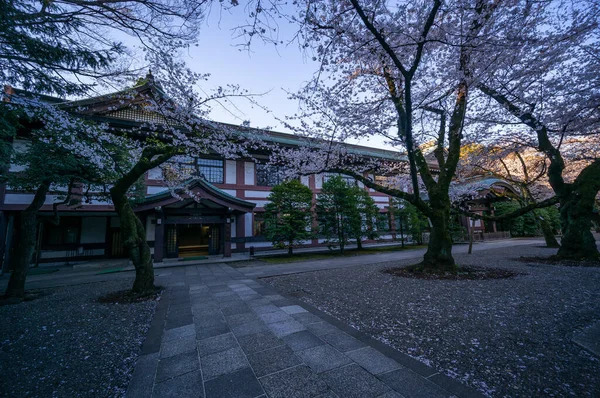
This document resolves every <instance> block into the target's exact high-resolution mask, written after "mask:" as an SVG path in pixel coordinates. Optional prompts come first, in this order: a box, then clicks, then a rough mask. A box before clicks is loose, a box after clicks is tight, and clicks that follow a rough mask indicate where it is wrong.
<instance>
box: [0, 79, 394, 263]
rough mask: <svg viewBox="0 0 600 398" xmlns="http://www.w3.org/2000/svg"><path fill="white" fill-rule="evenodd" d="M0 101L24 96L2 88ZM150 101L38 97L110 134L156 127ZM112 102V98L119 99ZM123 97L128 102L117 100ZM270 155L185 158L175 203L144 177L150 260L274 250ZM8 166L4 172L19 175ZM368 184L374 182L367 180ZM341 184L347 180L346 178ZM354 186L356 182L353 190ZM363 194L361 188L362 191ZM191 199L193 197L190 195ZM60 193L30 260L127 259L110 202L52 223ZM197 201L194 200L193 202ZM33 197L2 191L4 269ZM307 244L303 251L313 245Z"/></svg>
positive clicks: (152, 177)
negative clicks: (268, 223)
mask: <svg viewBox="0 0 600 398" xmlns="http://www.w3.org/2000/svg"><path fill="white" fill-rule="evenodd" d="M5 95H6V96H7V97H8V98H10V96H14V95H27V93H26V92H24V91H21V90H17V89H13V88H10V87H7V88H6V90H5ZM149 95H164V93H162V91H161V89H160V87H158V85H156V84H155V83H154V80H153V79H152V78H151V76H149V78H147V79H145V80H143V81H141V82H140V84H139V85H137V86H135V87H133V88H131V89H129V90H125V91H122V92H119V93H113V94H110V95H104V96H99V97H95V98H90V99H86V100H79V101H64V100H62V99H60V98H53V97H48V96H42V97H41V99H42V100H44V101H46V102H48V103H52V104H54V105H55V106H57V107H59V108H61V109H63V110H65V111H67V112H70V113H71V114H73V115H77V116H78V117H82V118H86V119H89V120H93V121H95V122H98V123H106V124H108V125H109V126H110V127H112V128H114V129H131V128H134V127H138V126H140V125H141V124H142V123H147V122H153V123H162V122H164V118H163V117H162V116H161V115H159V114H156V113H153V112H149V111H147V110H146V109H145V108H144V101H145V98H148V96H149ZM117 98H118V100H117ZM123 98H126V100H123ZM227 127H228V128H237V129H240V131H241V133H242V134H261V135H262V139H263V140H265V141H268V142H272V143H277V144H280V145H284V146H299V145H302V141H301V140H300V139H299V138H298V137H295V136H293V135H290V134H284V133H278V132H273V131H264V130H254V129H251V128H245V127H238V126H227ZM13 145H14V146H15V149H17V147H19V146H24V145H26V138H24V137H17V139H15V140H14V142H13ZM347 148H348V151H349V152H351V153H355V154H357V155H360V156H364V157H370V158H381V159H388V160H394V161H397V160H402V159H403V157H402V155H401V154H399V153H398V152H393V151H386V150H381V149H375V148H369V147H364V146H358V145H347ZM267 160H268V153H257V154H255V155H254V156H253V157H252V159H238V160H227V159H223V158H221V157H219V156H217V155H216V154H215V155H210V154H208V155H207V156H205V157H202V158H193V157H188V158H184V159H183V160H182V161H184V162H187V163H189V167H190V168H193V169H194V170H195V173H194V174H195V176H196V177H195V178H193V179H191V180H190V181H188V182H187V187H186V189H185V190H182V191H181V192H180V194H179V195H178V196H180V198H175V197H174V196H173V195H172V194H171V192H170V191H169V190H168V189H167V187H166V184H165V182H164V181H163V179H162V175H161V171H160V170H159V169H154V170H151V171H150V172H148V173H147V174H146V177H145V189H146V197H145V198H144V199H143V200H141V201H138V202H136V205H135V209H134V210H135V212H136V213H137V214H138V216H139V217H140V219H141V220H142V221H143V223H144V224H145V226H146V233H147V241H148V243H149V245H150V246H151V248H152V250H153V255H154V261H155V262H161V261H163V260H164V259H170V258H180V257H194V256H204V255H223V256H229V255H231V253H232V252H241V251H246V250H248V248H249V247H250V246H253V247H254V248H256V250H266V249H269V248H272V245H271V243H270V242H268V241H266V239H265V237H264V228H265V223H264V216H263V214H264V206H265V204H266V203H267V197H268V196H269V194H270V191H271V188H272V187H273V186H274V185H277V184H278V183H280V182H281V181H282V173H281V170H279V169H278V168H277V167H275V166H272V165H269V164H268V163H267ZM18 171H19V170H18V169H17V168H15V167H11V169H10V170H9V172H18ZM328 177H329V175H328V174H317V175H310V176H304V177H301V182H302V183H303V184H304V185H306V186H308V187H309V188H311V189H312V191H313V193H314V195H317V194H318V193H319V192H320V189H321V186H322V184H323V182H324V181H326V180H327V178H328ZM371 177H372V178H374V176H371ZM344 178H347V177H344ZM359 185H360V184H359ZM365 189H367V188H365ZM367 190H368V191H369V192H370V195H371V197H372V198H373V199H374V201H375V203H376V204H377V206H378V207H379V208H380V209H381V211H382V212H387V208H388V207H389V205H390V198H389V197H388V196H387V195H384V194H381V193H378V192H375V191H373V190H369V189H367ZM186 192H191V193H193V197H194V198H196V199H194V198H192V197H191V196H190V195H189V194H188V193H186ZM58 197H59V193H58V192H51V193H50V194H48V195H47V197H46V201H45V203H44V205H43V207H42V209H41V211H40V220H41V222H40V223H39V229H38V237H37V238H38V239H37V242H38V243H37V250H36V254H35V259H34V261H39V262H73V261H81V260H87V259H93V258H118V257H123V256H125V253H124V250H123V247H122V243H121V234H120V225H119V218H118V217H117V215H116V212H115V211H114V208H113V206H112V204H111V203H110V202H109V201H108V200H99V199H91V200H89V201H84V202H79V203H78V204H77V205H75V206H73V205H71V206H68V205H60V206H58V207H57V210H58V213H59V215H60V221H59V223H58V224H57V225H55V224H54V223H53V222H51V221H50V219H51V218H52V216H53V203H55V202H58V201H60V200H59V199H58ZM197 198H200V199H199V200H198V199H197ZM32 199H33V193H31V192H21V191H18V190H14V189H12V188H11V187H10V186H7V185H6V184H2V185H0V261H2V263H3V265H6V264H8V263H10V258H11V256H12V255H13V254H12V253H13V251H14V249H15V247H16V244H17V242H16V239H17V234H16V233H15V232H16V231H17V230H18V228H19V223H20V212H21V211H22V210H24V209H25V208H26V207H27V206H28V205H29V204H30V203H31V201H32ZM391 224H392V225H391V228H390V229H389V230H386V231H381V238H382V239H391V238H392V237H393V235H392V234H393V233H395V232H394V231H393V223H391ZM321 242H322V240H319V239H313V240H311V241H306V242H304V243H305V245H307V246H311V245H313V246H314V245H319V244H321Z"/></svg>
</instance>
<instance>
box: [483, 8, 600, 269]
mask: <svg viewBox="0 0 600 398" xmlns="http://www.w3.org/2000/svg"><path fill="white" fill-rule="evenodd" d="M525 6H526V7H528V12H530V13H531V14H532V15H539V16H538V17H537V18H536V20H533V21H531V22H530V23H527V21H524V23H523V24H518V25H517V24H515V26H513V27H512V29H511V30H512V32H514V33H515V34H514V35H512V36H511V39H510V40H508V41H506V42H505V43H498V44H497V45H496V46H495V47H497V48H498V50H497V51H496V52H497V53H498V54H499V55H501V56H499V57H498V58H497V59H496V60H495V62H494V64H493V65H490V67H489V68H487V69H486V70H485V72H484V73H483V74H482V76H481V79H480V80H479V81H478V82H477V84H476V87H477V89H478V90H479V91H480V92H481V93H483V95H484V96H485V97H487V99H488V101H485V100H482V101H480V104H479V108H480V109H485V111H482V112H481V113H480V115H479V116H480V119H481V120H484V121H485V122H487V123H488V125H489V124H495V125H496V126H497V125H499V124H500V125H503V127H502V128H503V129H504V130H509V131H510V130H511V128H510V127H511V126H512V127H515V124H516V125H517V127H516V132H517V134H518V136H519V139H520V140H528V142H529V143H530V144H531V145H532V146H534V147H536V148H537V149H538V150H539V151H540V152H542V153H544V154H545V155H546V156H547V158H548V159H549V166H548V173H547V174H548V181H549V184H550V186H551V187H552V190H553V191H554V193H555V194H556V195H557V197H558V198H559V201H560V211H561V224H562V230H563V234H564V235H563V238H562V240H561V247H560V249H559V251H558V257H559V258H569V259H582V258H583V259H598V258H600V254H599V252H598V249H597V246H596V242H595V240H594V238H593V236H592V234H591V232H590V227H591V222H590V218H591V216H592V210H593V205H594V200H595V198H596V196H597V195H598V191H599V190H600V156H599V154H598V138H597V137H598V134H600V75H599V74H598V70H599V69H600V48H599V47H598V41H599V39H600V27H599V24H598V21H599V15H600V6H599V4H598V2H596V1H581V2H569V1H553V2H550V3H548V4H545V3H531V4H530V3H526V4H525ZM517 33H518V34H517ZM500 46H502V47H503V48H504V49H503V50H502V49H499V47H500ZM524 128H525V129H527V134H524V133H523V129H524ZM492 129H497V127H492ZM512 130H513V132H512V134H513V135H514V134H515V129H514V128H513V129H512ZM569 153H579V154H580V156H573V157H572V156H570V155H568V154H569ZM570 157H571V158H572V159H573V160H574V161H576V164H577V165H579V166H583V167H574V168H570V167H569V158H570ZM569 169H570V171H569ZM574 169H579V171H578V172H574Z"/></svg>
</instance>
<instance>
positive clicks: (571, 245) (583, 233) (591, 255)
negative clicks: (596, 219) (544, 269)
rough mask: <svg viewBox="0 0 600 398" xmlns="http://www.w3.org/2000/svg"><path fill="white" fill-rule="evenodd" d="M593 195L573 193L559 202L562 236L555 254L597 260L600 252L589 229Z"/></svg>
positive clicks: (575, 258) (566, 257) (561, 256)
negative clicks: (585, 195)
mask: <svg viewBox="0 0 600 398" xmlns="http://www.w3.org/2000/svg"><path fill="white" fill-rule="evenodd" d="M593 202H594V198H593V197H591V198H590V197H587V198H586V197H584V196H580V195H577V194H575V193H573V194H571V195H569V198H568V200H567V201H565V202H563V203H561V211H560V214H561V224H562V225H563V237H562V239H561V245H560V249H559V250H558V254H557V256H558V257H559V258H564V259H574V260H598V259H600V253H599V252H598V247H597V246H596V240H595V239H594V235H593V234H592V232H591V231H590V229H591V228H592V220H591V219H590V216H589V215H590V214H591V213H592V208H593Z"/></svg>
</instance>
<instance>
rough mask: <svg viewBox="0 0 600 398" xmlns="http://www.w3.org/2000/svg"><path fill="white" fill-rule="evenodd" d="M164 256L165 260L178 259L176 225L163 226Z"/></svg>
mask: <svg viewBox="0 0 600 398" xmlns="http://www.w3.org/2000/svg"><path fill="white" fill-rule="evenodd" d="M165 255H166V257H167V258H177V257H179V243H178V242H177V225H176V224H167V225H165Z"/></svg>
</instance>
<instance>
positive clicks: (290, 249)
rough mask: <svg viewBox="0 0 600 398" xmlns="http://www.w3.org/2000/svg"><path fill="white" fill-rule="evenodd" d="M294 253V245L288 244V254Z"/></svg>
mask: <svg viewBox="0 0 600 398" xmlns="http://www.w3.org/2000/svg"><path fill="white" fill-rule="evenodd" d="M293 254H294V248H293V247H292V245H291V243H290V245H289V246H288V256H291V255H293Z"/></svg>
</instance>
